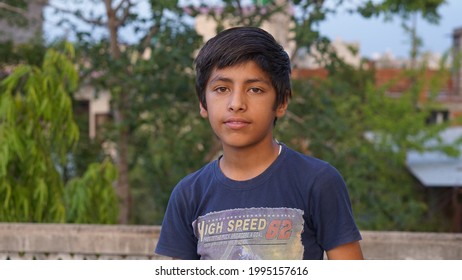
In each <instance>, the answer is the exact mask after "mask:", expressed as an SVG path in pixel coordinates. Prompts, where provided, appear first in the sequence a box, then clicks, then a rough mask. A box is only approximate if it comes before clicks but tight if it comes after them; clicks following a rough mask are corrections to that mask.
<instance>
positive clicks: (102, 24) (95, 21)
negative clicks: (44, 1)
mask: <svg viewBox="0 0 462 280" xmlns="http://www.w3.org/2000/svg"><path fill="white" fill-rule="evenodd" d="M49 6H50V7H52V8H53V9H55V10H57V11H59V12H61V13H64V14H69V15H73V16H75V17H76V18H77V19H79V20H81V21H83V22H85V23H88V24H94V25H97V26H99V27H105V26H106V22H104V21H102V20H100V19H93V18H87V17H85V16H84V15H82V14H81V13H78V12H75V11H71V10H68V9H63V8H61V7H58V6H55V5H52V4H50V5H49Z"/></svg>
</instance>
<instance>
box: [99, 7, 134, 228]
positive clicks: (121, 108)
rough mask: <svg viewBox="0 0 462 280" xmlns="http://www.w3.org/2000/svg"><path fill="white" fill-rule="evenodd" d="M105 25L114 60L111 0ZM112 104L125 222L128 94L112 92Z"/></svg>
mask: <svg viewBox="0 0 462 280" xmlns="http://www.w3.org/2000/svg"><path fill="white" fill-rule="evenodd" d="M104 3H105V5H106V14H107V18H108V19H107V27H108V29H109V34H110V43H111V46H110V47H111V56H112V58H113V59H114V60H117V59H120V48H119V38H118V28H119V23H118V19H117V15H116V11H115V10H114V9H113V8H112V0H105V1H104ZM112 98H113V104H114V108H113V110H114V116H115V125H116V127H117V128H118V130H117V171H118V175H119V177H118V179H117V184H116V187H117V190H116V191H117V195H118V196H119V219H118V221H119V223H120V224H127V223H128V220H129V217H130V208H131V195H130V185H129V182H128V144H129V139H130V136H129V130H128V126H127V121H126V118H127V111H128V110H129V105H130V104H129V103H128V99H129V98H128V96H127V93H125V92H117V93H114V92H113V94H112Z"/></svg>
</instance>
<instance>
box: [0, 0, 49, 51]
mask: <svg viewBox="0 0 462 280" xmlns="http://www.w3.org/2000/svg"><path fill="white" fill-rule="evenodd" d="M28 2H29V4H28V8H27V10H25V11H24V13H25V17H26V18H27V25H25V26H17V25H12V24H11V23H10V22H8V20H6V19H4V18H0V41H1V42H6V41H12V42H13V43H15V44H24V43H27V42H30V41H31V40H34V39H37V38H41V37H42V28H43V15H42V11H43V8H44V7H45V6H46V5H47V4H48V0H28ZM18 16H19V15H18Z"/></svg>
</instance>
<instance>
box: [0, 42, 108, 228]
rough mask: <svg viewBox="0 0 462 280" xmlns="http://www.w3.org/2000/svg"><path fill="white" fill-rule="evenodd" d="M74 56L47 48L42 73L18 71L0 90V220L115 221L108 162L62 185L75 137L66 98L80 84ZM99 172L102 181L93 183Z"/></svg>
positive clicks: (66, 46) (29, 67)
mask: <svg viewBox="0 0 462 280" xmlns="http://www.w3.org/2000/svg"><path fill="white" fill-rule="evenodd" d="M74 57H75V54H74V48H73V47H72V46H71V45H70V44H64V45H63V46H62V50H60V51H58V50H56V49H49V50H48V51H47V52H46V54H45V57H44V58H43V63H42V65H41V67H38V66H34V65H28V64H22V65H18V66H17V67H16V68H15V70H14V71H13V72H12V73H11V74H10V75H9V76H8V77H7V78H5V79H4V80H3V81H2V82H1V84H0V89H1V96H0V203H1V205H0V207H1V211H0V221H5V222H64V221H68V222H97V223H108V222H113V220H114V219H115V217H116V216H114V214H113V213H114V211H116V210H114V208H115V207H116V203H115V202H116V201H114V197H115V195H114V190H113V188H112V180H114V179H115V172H114V167H113V166H112V164H111V163H110V162H104V163H103V164H101V165H97V164H96V165H92V166H90V169H89V170H88V172H87V174H86V175H85V177H84V178H82V179H78V178H75V179H73V180H72V181H71V182H70V183H69V186H66V187H65V186H64V181H63V171H64V167H65V166H66V165H67V164H68V161H67V160H68V157H69V152H70V151H71V150H72V149H73V148H74V147H75V145H76V143H77V140H78V138H79V130H78V127H77V125H76V123H75V122H74V119H73V111H72V100H71V97H70V92H72V91H74V90H75V89H76V88H77V82H78V74H77V71H76V69H75V66H74V64H73V63H72V61H73V59H74ZM96 172H100V173H102V174H103V176H98V178H96V180H95V178H94V175H95V173H96ZM85 183H87V184H89V185H84V184H85ZM82 193H83V194H84V195H85V196H84V197H83V195H82ZM80 198H84V199H85V202H84V201H82V200H79V199H80ZM66 201H67V202H68V205H69V207H70V208H69V211H67V210H68V209H66V203H65V202H66ZM95 201H96V202H97V203H96V204H95V203H93V204H89V202H95ZM88 207H91V208H88ZM76 209H77V210H76ZM109 210H110V211H109ZM96 214H98V215H96Z"/></svg>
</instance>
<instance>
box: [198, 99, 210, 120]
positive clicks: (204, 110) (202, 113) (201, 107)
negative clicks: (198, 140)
mask: <svg viewBox="0 0 462 280" xmlns="http://www.w3.org/2000/svg"><path fill="white" fill-rule="evenodd" d="M199 113H200V114H201V116H202V117H203V118H207V117H208V116H209V113H208V112H207V109H205V108H204V106H203V105H202V102H199Z"/></svg>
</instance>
